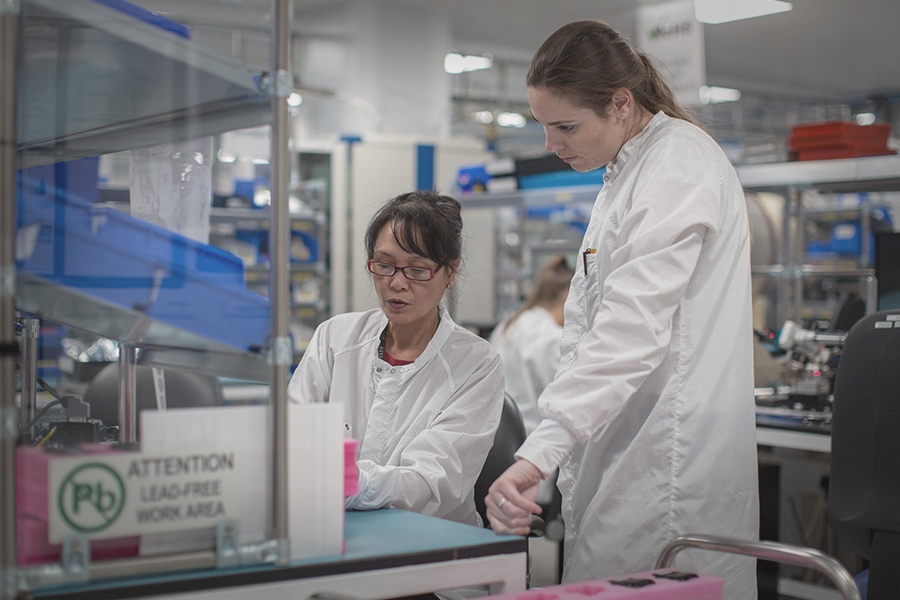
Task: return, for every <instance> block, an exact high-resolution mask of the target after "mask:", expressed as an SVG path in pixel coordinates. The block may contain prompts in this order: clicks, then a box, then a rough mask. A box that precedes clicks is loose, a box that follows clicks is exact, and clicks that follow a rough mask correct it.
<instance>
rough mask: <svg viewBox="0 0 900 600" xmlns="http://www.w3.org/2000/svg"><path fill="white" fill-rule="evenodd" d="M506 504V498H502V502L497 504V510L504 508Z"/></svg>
mask: <svg viewBox="0 0 900 600" xmlns="http://www.w3.org/2000/svg"><path fill="white" fill-rule="evenodd" d="M504 504H506V496H500V502H498V503H497V508H503V505H504Z"/></svg>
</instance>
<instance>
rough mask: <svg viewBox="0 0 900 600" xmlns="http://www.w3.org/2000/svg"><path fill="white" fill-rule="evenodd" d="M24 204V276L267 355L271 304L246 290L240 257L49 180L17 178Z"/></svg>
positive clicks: (20, 261)
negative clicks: (90, 200)
mask: <svg viewBox="0 0 900 600" xmlns="http://www.w3.org/2000/svg"><path fill="white" fill-rule="evenodd" d="M65 168H66V165H65V163H59V164H57V165H54V166H53V169H52V170H54V171H56V172H57V173H59V172H62V171H60V170H61V169H62V170H65ZM56 179H57V180H58V179H60V178H59V177H57V178H56ZM18 201H19V218H18V221H19V229H20V231H19V234H18V235H17V238H19V240H21V243H20V244H18V245H19V252H18V256H17V260H16V267H17V269H18V270H20V271H22V272H24V273H28V274H30V275H33V276H35V277H39V278H41V279H44V280H47V281H51V282H54V283H57V284H59V285H61V286H65V287H67V288H72V289H76V290H78V291H79V292H81V293H83V294H85V295H87V296H90V297H95V298H97V299H99V300H101V301H103V302H107V303H112V304H115V305H118V306H120V307H122V308H124V309H126V310H130V311H136V312H141V313H144V314H146V315H147V316H148V317H150V318H152V319H155V320H159V321H162V322H164V323H168V324H170V325H172V326H173V327H176V328H179V329H183V330H185V331H189V332H193V333H196V334H198V335H200V336H203V337H205V338H207V339H211V340H216V341H219V342H222V343H224V344H227V345H229V346H233V347H235V348H239V349H241V350H258V349H260V348H263V347H265V344H266V342H267V338H268V334H269V329H270V306H269V301H268V299H267V298H265V297H264V296H262V295H260V294H257V293H255V292H252V291H250V290H248V289H247V288H246V283H245V276H244V264H243V262H242V261H241V259H240V258H238V257H237V256H235V255H233V254H231V253H229V252H226V251H224V250H221V249H219V248H216V247H214V246H210V245H207V244H201V243H199V242H197V241H195V240H192V239H190V238H187V237H185V236H182V235H180V234H177V233H174V232H172V231H169V230H167V229H165V228H162V227H159V226H157V225H153V224H151V223H147V222H145V221H142V220H140V219H136V218H134V217H132V216H130V215H128V214H125V213H123V212H120V211H118V210H116V209H113V208H109V207H105V206H96V205H93V204H92V203H90V202H87V201H85V200H84V199H83V198H82V197H80V196H78V195H76V194H75V193H72V192H71V191H67V190H65V189H61V188H59V187H56V186H54V185H52V182H51V181H49V177H48V171H47V170H43V171H41V170H28V171H27V172H20V176H19V186H18ZM69 325H72V326H76V327H77V326H78V324H77V323H69Z"/></svg>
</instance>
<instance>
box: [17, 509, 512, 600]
mask: <svg viewBox="0 0 900 600" xmlns="http://www.w3.org/2000/svg"><path fill="white" fill-rule="evenodd" d="M344 540H345V552H344V554H341V555H335V556H324V557H318V558H315V559H305V560H302V561H293V562H292V563H291V564H290V565H289V566H284V567H280V566H250V567H235V568H227V569H207V570H202V571H183V572H175V573H172V572H169V573H165V574H159V575H151V576H141V577H129V578H122V579H117V580H103V581H95V582H91V583H88V584H83V585H72V586H66V587H64V588H63V587H57V588H53V589H49V588H48V589H37V590H34V591H33V596H34V598H40V599H46V600H50V599H53V600H76V599H83V598H91V600H104V599H113V598H115V599H120V598H145V599H147V598H165V599H166V600H173V599H176V600H177V599H185V600H187V599H191V600H196V599H201V598H209V599H216V600H239V599H240V600H244V599H247V598H252V599H253V600H263V599H266V600H275V599H278V600H281V599H284V600H288V599H290V600H303V599H304V598H310V597H313V596H318V597H321V598H344V599H347V598H352V599H359V600H367V599H369V600H375V599H378V598H390V597H399V596H407V595H413V594H424V593H428V592H433V591H439V590H444V589H453V588H461V587H468V586H477V585H489V586H490V591H491V593H493V594H503V593H510V592H517V591H523V590H525V588H526V574H527V548H528V541H527V539H526V538H524V537H517V536H500V535H496V534H495V533H493V532H492V531H490V530H488V529H480V528H477V527H472V526H469V525H462V524H460V523H455V522H452V521H447V520H444V519H438V518H435V517H427V516H424V515H420V514H417V513H412V512H407V511H402V510H396V509H384V510H377V511H368V512H353V511H350V512H347V513H346V521H345V530H344Z"/></svg>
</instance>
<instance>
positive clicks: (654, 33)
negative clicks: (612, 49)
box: [636, 0, 706, 106]
mask: <svg viewBox="0 0 900 600" xmlns="http://www.w3.org/2000/svg"><path fill="white" fill-rule="evenodd" d="M637 22H638V25H637V29H638V31H637V40H636V41H637V43H638V46H640V47H641V48H642V49H643V50H644V51H645V52H647V53H648V54H650V55H651V56H652V57H653V58H655V59H656V60H657V61H659V62H660V63H662V65H663V66H664V67H665V68H664V69H662V72H663V75H664V76H665V77H666V80H667V81H668V83H669V85H670V86H671V87H672V91H673V92H674V93H675V96H676V97H677V98H678V101H679V102H681V103H683V104H685V105H687V106H696V105H698V104H699V103H700V87H701V86H704V85H706V49H705V42H704V39H703V24H702V23H700V22H699V21H697V19H696V17H695V16H694V3H693V1H692V0H676V1H674V2H665V3H662V4H652V5H647V6H639V7H638V11H637Z"/></svg>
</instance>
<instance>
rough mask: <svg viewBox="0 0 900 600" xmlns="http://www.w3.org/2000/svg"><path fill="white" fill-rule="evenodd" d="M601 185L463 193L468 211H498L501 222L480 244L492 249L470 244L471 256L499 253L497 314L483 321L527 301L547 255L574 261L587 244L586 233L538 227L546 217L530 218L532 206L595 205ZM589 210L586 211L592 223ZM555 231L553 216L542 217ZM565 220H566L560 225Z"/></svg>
mask: <svg viewBox="0 0 900 600" xmlns="http://www.w3.org/2000/svg"><path fill="white" fill-rule="evenodd" d="M599 190H600V186H598V185H578V186H566V187H557V188H537V189H525V190H516V191H513V192H485V193H478V194H472V195H462V196H460V197H459V200H460V203H461V204H462V207H463V214H464V215H465V214H466V212H467V211H479V210H480V211H489V212H492V213H493V219H494V224H495V227H494V229H495V231H494V235H493V237H492V238H491V239H479V240H478V243H479V244H490V245H491V248H490V249H489V250H484V249H483V248H480V247H479V248H477V249H473V248H472V247H469V248H468V249H467V252H468V253H469V254H470V255H477V256H491V257H494V262H495V264H494V265H493V269H492V271H493V284H494V297H493V306H494V307H495V310H494V313H495V314H493V315H492V316H491V317H490V318H489V319H488V322H479V323H477V325H478V326H482V327H486V328H487V327H493V326H494V325H496V323H498V322H499V321H500V320H502V319H503V318H504V317H506V316H508V315H509V314H511V313H512V312H513V311H514V310H516V309H518V308H519V306H521V303H522V299H523V298H524V297H525V296H527V294H528V293H529V291H530V287H529V285H530V282H531V280H532V277H533V276H534V274H535V273H536V272H537V271H538V270H539V269H540V266H541V260H542V258H544V257H546V256H549V255H551V254H556V253H563V254H566V255H567V256H569V257H570V260H574V256H575V255H577V253H578V250H579V244H580V243H581V235H580V234H577V235H571V234H569V233H568V232H561V231H560V227H559V226H557V227H556V232H555V233H556V234H560V233H562V235H554V234H553V232H551V231H540V230H538V231H535V225H536V223H537V222H538V221H540V219H536V218H530V217H529V214H528V212H529V210H530V209H533V210H538V211H540V210H547V209H552V208H554V207H569V208H574V207H577V206H581V207H588V212H589V210H590V209H589V207H590V206H592V205H593V203H594V200H595V199H596V197H597V193H598V192H599ZM587 218H588V215H584V223H585V224H586V223H587ZM542 222H543V223H544V224H545V225H548V227H547V229H550V230H552V229H553V227H552V225H554V224H552V223H550V220H549V219H544V220H543V221H542ZM556 225H560V224H556Z"/></svg>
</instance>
